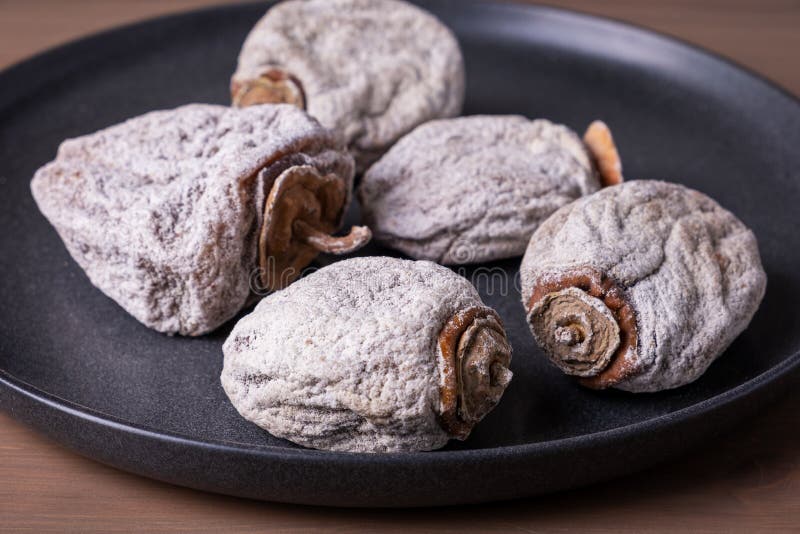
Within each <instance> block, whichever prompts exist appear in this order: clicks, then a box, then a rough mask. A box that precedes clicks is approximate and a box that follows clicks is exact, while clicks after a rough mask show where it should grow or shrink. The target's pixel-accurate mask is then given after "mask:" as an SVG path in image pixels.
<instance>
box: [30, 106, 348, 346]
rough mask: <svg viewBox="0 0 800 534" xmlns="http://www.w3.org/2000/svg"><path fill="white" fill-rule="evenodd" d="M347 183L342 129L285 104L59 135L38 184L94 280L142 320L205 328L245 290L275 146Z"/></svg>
mask: <svg viewBox="0 0 800 534" xmlns="http://www.w3.org/2000/svg"><path fill="white" fill-rule="evenodd" d="M286 154H296V156H295V157H296V163H297V164H309V165H314V166H315V167H317V168H318V169H320V170H321V172H322V173H323V174H324V173H327V172H333V173H336V174H337V175H339V176H340V177H341V178H342V179H343V180H345V181H346V182H347V187H348V190H349V188H350V187H351V186H352V178H353V161H352V158H351V157H350V156H349V155H347V154H346V153H345V152H344V151H343V147H342V145H341V143H340V141H339V140H338V138H337V137H336V136H335V135H334V134H332V133H331V132H329V131H327V130H326V129H324V128H323V127H321V126H320V125H319V124H318V123H317V122H316V121H315V120H314V119H312V118H311V117H309V116H308V115H307V114H305V113H304V112H302V111H300V110H298V109H297V108H295V107H293V106H289V105H276V106H270V105H265V106H254V107H250V108H246V109H241V110H240V109H232V108H228V107H224V106H213V105H204V104H192V105H188V106H183V107H180V108H177V109H174V110H166V111H155V112H152V113H147V114H145V115H142V116H140V117H136V118H133V119H130V120H128V121H126V122H124V123H121V124H118V125H115V126H111V127H110V128H107V129H104V130H101V131H99V132H96V133H94V134H90V135H86V136H83V137H79V138H76V139H71V140H67V141H65V142H64V143H62V144H61V146H60V147H59V150H58V155H57V157H56V159H55V161H53V162H51V163H48V164H47V165H45V166H44V167H42V168H41V169H39V170H38V171H37V173H36V175H35V176H34V179H33V181H32V183H31V189H32V192H33V196H34V198H35V199H36V202H37V204H38V205H39V209H40V210H41V211H42V213H43V214H44V215H45V216H46V217H47V219H48V220H49V221H50V222H51V224H53V226H55V228H56V230H57V231H58V233H59V235H60V236H61V238H62V239H63V240H64V243H65V244H66V246H67V249H68V250H69V252H70V254H71V255H72V257H73V258H74V259H75V261H77V262H78V264H79V265H80V266H81V267H82V268H83V269H84V270H85V271H86V274H87V275H88V276H89V279H90V280H91V281H92V283H93V284H94V285H95V286H97V287H98V288H100V290H102V291H103V292H104V293H105V294H106V295H108V296H109V297H111V298H112V299H114V300H115V301H116V302H117V303H119V304H120V305H121V306H122V307H123V308H125V310H127V311H128V312H129V313H130V314H131V315H133V316H134V317H136V318H137V319H138V320H139V321H141V322H142V323H144V324H145V325H147V326H149V327H151V328H154V329H156V330H159V331H161V332H167V333H179V334H185V335H199V334H202V333H205V332H208V331H210V330H213V329H214V328H216V327H217V326H219V325H220V324H222V323H223V322H225V321H227V320H228V319H230V318H231V317H233V315H235V314H236V312H237V311H239V309H241V308H242V306H244V305H245V302H246V301H247V300H248V298H249V297H250V279H251V276H252V275H253V269H254V268H255V267H256V260H257V250H256V246H257V231H258V221H259V220H260V217H261V214H260V210H262V209H263V200H264V197H265V194H266V193H267V192H268V191H269V187H271V184H268V183H265V179H264V177H263V176H255V175H256V174H258V171H259V170H260V169H262V168H263V167H264V166H265V164H267V163H270V162H272V160H274V159H275V158H276V157H278V156H280V155H286Z"/></svg>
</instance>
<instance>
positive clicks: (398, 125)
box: [233, 0, 465, 168]
mask: <svg viewBox="0 0 800 534" xmlns="http://www.w3.org/2000/svg"><path fill="white" fill-rule="evenodd" d="M272 67H277V68H280V69H283V70H285V71H287V72H288V73H290V74H291V75H293V76H295V77H296V78H297V79H298V80H300V83H301V84H302V86H303V90H304V92H305V96H306V109H307V111H308V112H309V113H310V114H311V115H312V116H314V117H316V118H317V119H318V120H319V121H320V122H321V123H322V124H323V125H324V126H327V127H329V128H333V129H335V130H337V131H339V132H341V133H342V134H343V135H344V138H345V139H346V141H347V143H348V146H349V147H350V148H351V150H352V151H353V154H354V155H355V156H356V160H357V161H358V162H359V166H360V167H361V168H365V167H366V166H367V165H368V163H370V162H371V161H374V159H375V158H376V157H378V156H380V154H381V153H382V152H383V151H384V150H386V149H387V148H388V147H389V146H391V144H392V143H394V142H395V141H396V140H397V139H398V138H399V137H400V136H401V135H403V134H405V133H406V132H408V131H410V130H411V129H412V128H414V127H415V126H417V125H418V124H421V123H423V122H425V121H428V120H430V119H435V118H440V117H453V116H456V115H458V114H459V113H460V112H461V106H462V104H463V101H464V85H465V81H464V80H465V76H464V62H463V58H462V57H461V51H460V49H459V46H458V42H457V41H456V39H455V36H454V35H453V34H452V32H451V31H450V30H449V29H448V28H447V27H445V26H444V25H443V24H442V23H441V22H439V21H438V20H437V19H436V18H435V17H434V16H433V15H431V14H429V13H427V12H426V11H423V10H422V9H419V8H417V7H415V6H412V5H410V4H408V3H406V2H401V1H396V0H304V1H300V0H291V1H287V2H282V3H280V4H278V5H276V6H275V7H273V8H272V9H270V10H269V11H268V12H267V14H266V15H265V16H264V17H263V18H262V19H261V20H260V21H259V22H258V23H257V24H256V26H255V27H254V28H253V30H252V31H251V32H250V34H249V35H248V36H247V39H246V40H245V43H244V46H243V47H242V51H241V53H240V55H239V65H238V68H237V70H236V73H235V74H234V75H233V81H234V82H244V81H246V80H251V79H255V78H257V77H259V76H260V75H261V74H263V73H264V71H265V70H268V69H269V68H272Z"/></svg>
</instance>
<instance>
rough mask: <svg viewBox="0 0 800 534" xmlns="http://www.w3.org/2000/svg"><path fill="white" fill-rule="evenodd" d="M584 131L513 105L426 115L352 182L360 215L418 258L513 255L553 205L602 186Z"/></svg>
mask: <svg viewBox="0 0 800 534" xmlns="http://www.w3.org/2000/svg"><path fill="white" fill-rule="evenodd" d="M598 178H599V177H598V173H597V172H596V169H595V167H594V164H593V162H592V158H591V157H590V154H589V152H588V150H587V149H586V147H585V145H584V143H583V141H581V139H580V138H579V137H578V136H577V135H576V134H575V133H574V132H572V131H571V130H570V129H568V128H566V127H565V126H561V125H557V124H553V123H551V122H549V121H547V120H543V119H539V120H533V121H531V120H528V119H526V118H525V117H521V116H515V115H507V116H503V115H495V116H489V115H485V116H484V115H477V116H472V117H460V118H457V119H443V120H438V121H432V122H429V123H427V124H424V125H422V126H420V127H418V128H417V129H415V130H414V131H413V132H411V133H410V134H408V135H406V136H405V137H403V138H402V139H401V140H400V141H399V142H398V143H397V144H396V145H394V146H393V147H392V148H391V149H390V150H389V152H388V153H387V154H386V155H385V156H383V157H382V158H381V159H380V160H379V161H378V162H377V163H376V164H375V165H373V166H372V167H370V169H369V170H368V171H367V173H366V174H365V175H364V178H363V180H362V182H361V185H360V186H359V190H358V197H359V201H360V203H361V206H362V214H363V221H364V224H366V225H367V226H369V227H370V228H371V229H372V231H373V235H374V239H375V240H376V241H378V242H379V243H381V244H383V245H385V246H387V247H390V248H393V249H396V250H399V251H401V252H403V253H405V254H407V255H409V256H411V257H413V258H416V259H426V260H431V261H435V262H437V263H442V264H466V263H478V262H486V261H492V260H497V259H502V258H510V257H516V256H521V255H522V254H523V253H524V252H525V249H526V247H527V245H528V241H529V240H530V237H531V234H533V232H534V231H535V230H536V228H538V226H539V225H540V224H541V223H542V222H543V221H544V220H545V219H546V218H547V217H549V216H550V215H551V214H552V213H553V212H555V211H556V210H557V209H558V208H560V207H561V206H564V205H565V204H568V203H569V202H572V201H573V200H575V199H577V198H580V197H581V196H584V195H587V194H590V193H593V192H594V191H597V190H598V189H599V188H600V181H599V179H598Z"/></svg>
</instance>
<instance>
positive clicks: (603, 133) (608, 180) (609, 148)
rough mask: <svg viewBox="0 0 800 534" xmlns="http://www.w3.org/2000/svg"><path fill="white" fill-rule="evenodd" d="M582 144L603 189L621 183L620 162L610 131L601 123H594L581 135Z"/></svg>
mask: <svg viewBox="0 0 800 534" xmlns="http://www.w3.org/2000/svg"><path fill="white" fill-rule="evenodd" d="M583 142H584V143H585V144H586V147H587V148H588V149H589V153H590V154H591V155H592V158H593V159H594V163H595V166H596V167H597V172H598V173H599V174H600V183H601V185H602V186H603V187H607V186H610V185H617V184H621V183H622V182H623V177H622V160H621V159H620V157H619V151H617V146H616V145H615V144H614V138H613V137H612V135H611V130H610V129H609V128H608V126H607V125H606V123H604V122H603V121H594V122H593V123H591V124H590V125H589V127H588V128H587V129H586V133H584V134H583Z"/></svg>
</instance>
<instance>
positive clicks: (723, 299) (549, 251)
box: [520, 181, 766, 392]
mask: <svg viewBox="0 0 800 534" xmlns="http://www.w3.org/2000/svg"><path fill="white" fill-rule="evenodd" d="M520 275H521V281H522V299H523V304H524V305H525V309H526V311H527V312H528V314H529V315H528V320H529V322H531V329H532V331H533V333H534V336H535V337H536V338H537V341H538V342H539V344H540V346H541V347H542V348H543V349H544V350H545V351H546V352H547V353H548V355H549V356H550V357H551V358H552V359H553V360H554V363H556V365H558V366H559V367H560V368H562V370H564V371H565V372H568V373H569V374H574V375H577V376H580V377H582V378H580V382H581V383H582V384H584V385H586V386H589V387H593V388H605V387H615V388H618V389H623V390H626V391H633V392H652V391H660V390H664V389H670V388H676V387H679V386H682V385H684V384H688V383H690V382H692V381H694V380H696V379H697V378H698V377H700V375H702V374H703V373H704V372H705V370H706V369H707V368H708V366H709V365H710V364H711V363H712V362H713V361H714V360H715V359H716V358H717V357H718V356H720V355H721V354H722V353H723V352H724V351H725V349H726V348H727V347H728V345H730V344H731V342H733V340H734V339H735V338H736V337H737V336H738V335H739V334H740V333H741V332H742V331H743V330H744V329H745V328H746V327H747V325H748V323H749V322H750V320H751V319H752V317H753V315H754V314H755V312H756V310H757V309H758V306H759V304H760V302H761V299H762V298H763V296H764V292H765V290H766V274H765V273H764V269H763V267H762V266H761V259H760V256H759V253H758V243H757V241H756V238H755V235H754V234H753V232H751V231H750V230H749V229H748V228H747V227H746V226H745V225H744V224H743V223H742V222H741V221H740V220H739V219H737V218H736V217H735V216H734V215H733V214H732V213H730V212H729V211H727V210H725V209H723V208H722V207H721V206H720V205H719V204H717V203H716V202H715V201H714V200H712V199H710V198H709V197H707V196H706V195H704V194H702V193H700V192H698V191H694V190H692V189H688V188H686V187H684V186H681V185H678V184H670V183H666V182H658V181H631V182H626V183H623V184H621V185H617V186H613V187H608V188H605V189H603V190H601V191H600V192H598V193H595V194H593V195H590V196H588V197H585V198H582V199H579V200H577V201H576V202H574V203H572V204H569V205H567V206H565V207H563V208H561V209H560V210H558V211H557V212H556V213H555V214H553V215H552V216H551V217H550V218H549V219H548V220H547V221H545V222H544V223H543V224H542V226H541V227H540V228H539V229H538V230H537V231H536V233H535V234H534V235H533V236H532V237H531V241H530V245H529V247H528V250H527V251H526V253H525V257H524V258H523V260H522V266H521V268H520ZM570 288H575V289H577V290H579V291H582V292H585V293H586V294H587V295H588V296H589V297H591V298H590V299H583V300H582V301H581V299H577V298H573V297H576V295H575V293H574V291H575V290H574V289H570ZM556 295H558V296H559V298H560V299H561V302H562V303H563V304H562V305H561V306H562V308H560V309H559V308H558V307H553V306H550V305H549V304H548V303H547V302H546V301H547V300H548V299H549V300H550V301H552V302H556V298H555V296H556ZM565 297H569V298H565ZM570 299H572V300H570ZM593 307H594V310H593V309H592V308H593ZM599 307H605V308H607V309H604V310H600V311H597V310H598V308H599ZM608 317H613V318H614V319H615V320H616V322H617V326H618V334H617V331H616V330H615V329H614V325H609V324H608V321H609V319H608ZM593 325H600V326H593ZM565 329H567V330H565ZM593 329H596V330H597V331H596V332H594V333H595V334H597V335H598V336H600V338H598V339H596V340H595V341H594V343H595V344H596V346H599V347H601V349H600V350H602V351H605V350H609V349H613V348H615V347H616V352H615V354H614V356H613V357H612V358H611V360H610V362H608V363H607V364H606V363H604V362H603V363H602V365H600V364H598V362H600V361H601V360H602V358H598V357H597V356H599V355H595V356H596V357H595V358H591V357H589V356H590V355H589V354H584V353H583V352H586V351H585V348H586V346H587V345H586V344H587V343H588V339H589V337H590V336H591V335H592V334H593V332H592V330H593ZM573 330H574V331H573ZM578 331H579V332H578ZM576 332H578V333H577V334H576ZM617 335H618V336H619V339H617V338H616V337H615V336H617ZM553 347H556V348H555V349H554V348H553ZM573 348H574V351H573V350H572V349H573ZM570 351H572V352H570ZM581 351H583V352H581ZM573 353H574V354H573Z"/></svg>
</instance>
